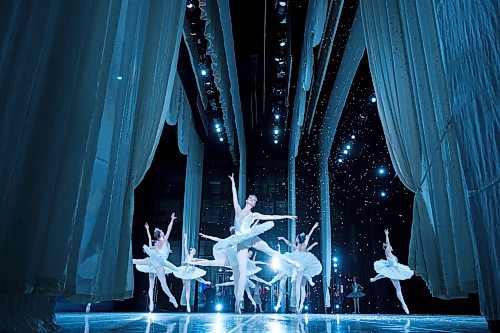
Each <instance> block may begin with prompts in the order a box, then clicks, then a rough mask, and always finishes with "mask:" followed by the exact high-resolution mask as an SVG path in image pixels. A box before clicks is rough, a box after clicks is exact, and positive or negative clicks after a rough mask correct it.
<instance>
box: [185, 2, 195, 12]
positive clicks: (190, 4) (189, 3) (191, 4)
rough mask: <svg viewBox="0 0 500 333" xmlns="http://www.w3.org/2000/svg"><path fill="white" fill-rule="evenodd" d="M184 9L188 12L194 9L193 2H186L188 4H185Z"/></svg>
mask: <svg viewBox="0 0 500 333" xmlns="http://www.w3.org/2000/svg"><path fill="white" fill-rule="evenodd" d="M186 8H187V10H188V11H193V10H194V9H195V7H194V3H193V1H191V0H188V2H187V3H186Z"/></svg>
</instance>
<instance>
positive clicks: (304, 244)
mask: <svg viewBox="0 0 500 333" xmlns="http://www.w3.org/2000/svg"><path fill="white" fill-rule="evenodd" d="M318 226H319V224H318V223H315V224H314V226H313V227H312V228H311V231H309V233H308V234H307V235H306V234H305V233H301V234H300V235H298V236H297V237H296V239H295V242H296V245H293V244H292V243H291V242H290V241H288V240H287V239H286V238H284V237H278V240H282V241H284V242H285V243H286V244H287V245H288V246H290V247H291V248H292V250H293V251H292V252H291V253H286V254H285V257H287V258H289V259H291V260H294V261H296V262H298V263H299V264H300V267H299V268H298V269H297V272H296V273H295V272H294V273H292V282H293V280H295V299H296V306H295V308H296V312H297V313H301V312H302V309H303V307H304V301H305V299H306V282H309V284H310V285H311V286H314V282H313V281H312V278H313V277H314V276H316V275H318V274H320V273H321V271H322V270H323V266H322V265H321V263H320V262H319V260H318V258H316V256H315V255H314V254H312V253H310V252H309V251H310V250H311V249H312V248H313V247H314V246H316V245H318V243H317V242H315V243H314V244H312V245H311V246H309V240H310V239H311V236H312V233H313V232H314V230H315V229H316V228H317V227H318ZM295 275H296V276H295ZM278 298H279V296H278ZM280 304H281V303H280Z"/></svg>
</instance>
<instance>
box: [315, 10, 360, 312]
mask: <svg viewBox="0 0 500 333" xmlns="http://www.w3.org/2000/svg"><path fill="white" fill-rule="evenodd" d="M360 16H361V13H360V11H359V9H358V12H357V13H356V17H355V18H354V21H353V24H352V28H351V35H350V36H349V40H348V42H347V46H346V49H345V51H344V55H343V57H342V62H341V64H340V68H339V73H338V74H337V77H336V79H335V84H334V86H333V89H332V91H331V93H330V97H329V99H328V105H327V109H326V112H325V116H324V118H323V123H322V124H321V130H320V136H319V193H320V209H321V216H320V219H321V223H320V225H321V242H320V244H321V260H322V264H323V293H324V299H325V308H329V307H331V300H330V282H331V274H332V223H335V221H332V220H331V214H330V195H331V194H330V175H329V170H328V160H329V158H330V153H331V149H332V145H333V140H334V137H335V132H336V131H337V126H338V122H339V119H340V116H341V114H342V110H343V109H344V105H345V102H346V100H347V96H348V94H349V90H350V88H351V85H352V81H353V80H354V76H355V75H356V71H357V69H358V67H359V63H360V61H361V58H362V57H363V54H364V51H365V40H364V35H363V25H362V22H361V17H360Z"/></svg>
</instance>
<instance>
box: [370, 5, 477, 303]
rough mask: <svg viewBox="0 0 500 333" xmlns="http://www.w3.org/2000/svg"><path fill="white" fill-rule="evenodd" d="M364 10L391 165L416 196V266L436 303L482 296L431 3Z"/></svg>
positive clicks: (412, 262)
mask: <svg viewBox="0 0 500 333" xmlns="http://www.w3.org/2000/svg"><path fill="white" fill-rule="evenodd" d="M361 10H362V16H363V25H364V32H365V40H366V47H367V51H368V59H369V63H370V71H371V74H372V78H373V84H374V87H375V91H376V94H377V106H378V111H379V115H380V119H381V122H382V127H383V129H384V134H385V138H386V142H387V147H388V149H389V154H390V156H391V161H392V163H393V165H394V168H395V171H396V174H397V175H398V177H399V178H400V179H401V181H402V182H403V184H404V185H405V186H406V187H407V188H409V189H410V190H412V191H413V192H415V201H414V207H413V223H412V234H411V240H410V255H409V265H410V266H411V267H412V268H413V269H414V270H415V272H416V274H418V275H420V276H422V278H423V279H424V280H425V281H426V283H427V285H428V287H429V289H430V291H431V292H432V294H433V296H437V297H441V298H452V297H466V296H467V295H468V293H471V292H474V291H476V290H477V287H476V281H475V268H474V255H473V251H472V243H471V235H470V230H469V217H470V215H469V214H468V211H467V208H466V207H467V202H466V195H465V184H464V182H463V177H462V169H461V164H460V158H459V154H458V146H457V138H456V128H455V127H453V126H452V111H451V109H450V104H449V102H448V99H447V97H448V95H449V91H448V89H447V87H446V82H445V76H444V72H443V64H442V59H441V57H440V55H439V41H438V38H437V35H436V25H435V19H434V14H433V8H432V4H431V2H430V1H429V0H423V1H418V2H412V3H410V2H406V1H398V0H391V1H362V2H361ZM396 251H397V249H396Z"/></svg>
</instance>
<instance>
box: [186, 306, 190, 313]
mask: <svg viewBox="0 0 500 333" xmlns="http://www.w3.org/2000/svg"><path fill="white" fill-rule="evenodd" d="M186 311H187V313H191V307H190V306H189V305H188V306H187V308H186Z"/></svg>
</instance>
